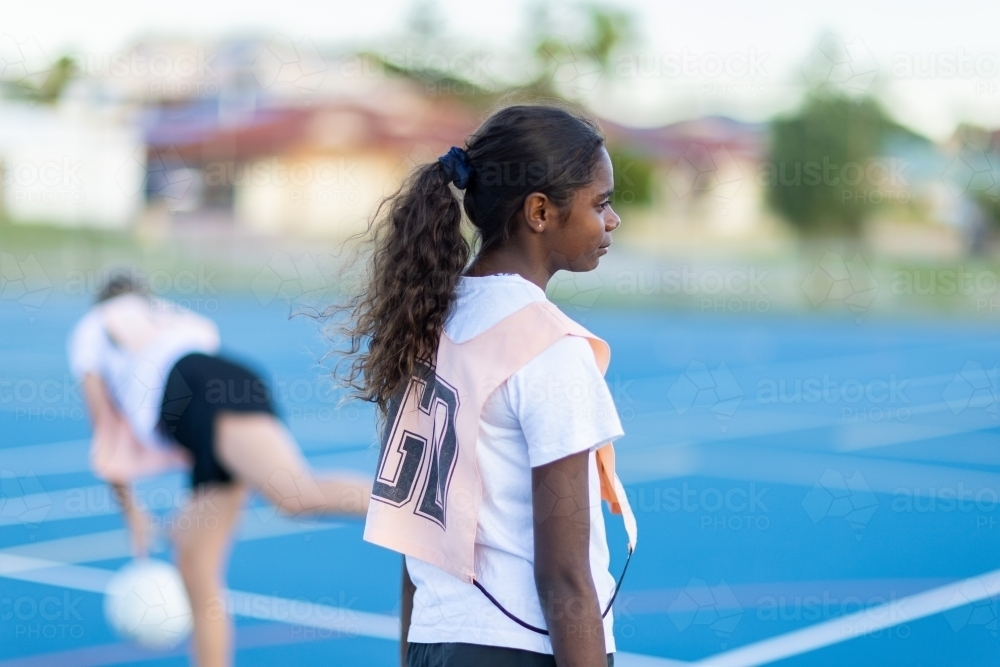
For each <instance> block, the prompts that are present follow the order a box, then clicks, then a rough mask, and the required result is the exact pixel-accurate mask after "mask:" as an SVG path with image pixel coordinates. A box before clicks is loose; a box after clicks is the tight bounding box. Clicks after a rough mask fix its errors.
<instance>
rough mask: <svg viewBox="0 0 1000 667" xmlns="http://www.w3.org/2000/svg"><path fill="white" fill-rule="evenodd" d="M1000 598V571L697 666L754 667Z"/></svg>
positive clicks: (900, 600)
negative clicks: (975, 603)
mask: <svg viewBox="0 0 1000 667" xmlns="http://www.w3.org/2000/svg"><path fill="white" fill-rule="evenodd" d="M998 594H1000V570H993V571H992V572H987V573H986V574H981V575H979V576H977V577H970V578H968V579H963V580H961V581H956V582H954V583H951V584H947V585H945V586H940V587H938V588H932V589H931V590H929V591H924V592H923V593H917V594H915V595H910V596H907V597H905V598H900V599H898V600H893V601H892V602H888V603H886V604H883V605H879V606H877V607H870V608H868V609H864V610H862V611H858V612H855V613H853V614H847V615H846V616H841V617H839V618H835V619H831V620H829V621H824V622H822V623H817V624H816V625H811V626H809V627H807V628H802V629H801V630H794V631H792V632H789V633H786V634H783V635H779V636H777V637H772V638H771V639H765V640H763V641H759V642H754V643H753V644H748V645H747V646H741V647H740V648H736V649H732V650H730V651H725V652H724V653H719V654H716V655H713V656H711V657H710V658H705V659H703V660H699V661H697V662H695V663H694V665H697V667H752V666H753V665H766V664H768V663H771V662H776V661H778V660H784V659H785V658H790V657H792V656H795V655H801V654H803V653H809V652H810V651H815V650H816V649H820V648H823V647H826V646H831V645H833V644H839V643H840V642H844V641H847V640H849V639H855V638H857V637H862V636H864V635H867V634H870V633H874V632H878V631H879V630H884V629H886V628H891V627H894V626H896V625H901V624H903V623H909V622H910V621H915V620H917V619H921V618H924V617H926V616H933V615H934V614H940V613H941V612H944V611H948V610H949V609H954V608H955V607H962V606H964V605H967V604H972V603H974V602H979V601H980V600H985V599H987V598H992V597H995V596H996V595H998Z"/></svg>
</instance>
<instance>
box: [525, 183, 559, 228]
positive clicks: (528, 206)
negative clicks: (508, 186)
mask: <svg viewBox="0 0 1000 667" xmlns="http://www.w3.org/2000/svg"><path fill="white" fill-rule="evenodd" d="M523 213H524V220H525V222H527V223H528V227H530V228H531V230H532V231H534V232H544V231H545V230H546V228H547V227H549V226H551V225H552V224H553V222H555V220H554V216H555V207H554V206H553V205H552V201H551V200H550V199H549V198H548V196H547V195H544V194H542V193H541V192H532V193H531V194H530V195H528V197H527V198H526V199H525V200H524V208H523Z"/></svg>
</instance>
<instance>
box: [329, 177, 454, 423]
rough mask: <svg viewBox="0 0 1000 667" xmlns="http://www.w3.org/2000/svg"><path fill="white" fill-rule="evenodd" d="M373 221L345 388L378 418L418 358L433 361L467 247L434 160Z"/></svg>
mask: <svg viewBox="0 0 1000 667" xmlns="http://www.w3.org/2000/svg"><path fill="white" fill-rule="evenodd" d="M383 211H384V215H382V213H383ZM375 221H376V224H374V225H373V226H372V228H373V235H372V238H371V241H372V243H373V246H374V249H373V251H372V253H371V256H370V257H369V259H368V276H367V283H366V286H365V291H364V292H363V293H362V294H360V295H359V296H358V297H356V299H355V301H354V302H353V303H352V304H351V306H350V311H351V313H350V314H351V322H350V323H349V324H348V326H347V327H346V329H347V332H348V337H349V339H350V351H349V354H350V355H353V356H354V360H353V363H352V365H351V367H350V370H349V372H348V375H347V378H346V379H345V380H344V384H347V385H348V386H349V387H351V388H353V389H355V390H356V391H357V396H358V397H359V398H361V399H363V400H367V401H371V402H374V403H376V404H377V405H378V407H379V410H380V412H381V413H382V414H384V413H385V411H386V409H387V407H388V403H389V399H390V398H391V397H392V396H393V395H394V394H395V393H396V391H397V389H398V388H399V386H400V385H401V384H402V383H403V381H404V380H406V379H407V378H409V377H410V375H412V374H413V372H414V370H415V368H416V365H417V361H418V360H424V361H432V360H433V358H434V354H435V353H436V352H437V345H438V341H439V339H440V336H441V331H442V330H443V329H444V322H445V318H446V317H447V314H448V310H449V307H450V306H451V302H452V300H453V298H454V294H455V286H456V285H457V283H458V278H459V276H460V275H461V274H462V271H463V270H464V269H465V266H466V265H467V264H468V261H469V257H470V254H471V248H470V247H469V243H468V241H467V240H466V239H465V237H464V236H463V235H462V231H461V223H462V209H461V206H460V205H459V202H458V199H457V198H456V197H455V195H454V193H453V192H452V191H451V187H450V180H449V178H448V176H447V174H446V169H445V167H444V165H442V163H441V162H433V163H430V164H425V165H423V166H421V167H420V168H418V169H417V170H416V171H415V172H414V173H413V174H411V175H410V177H409V178H408V179H407V180H406V182H404V184H403V186H402V187H401V188H400V189H399V191H397V192H396V193H395V194H394V195H392V196H390V197H389V198H388V199H386V200H385V201H383V202H382V204H381V206H379V210H378V211H377V212H376V215H375ZM365 341H367V343H368V349H367V350H365V351H361V348H362V344H363V343H364V342H365ZM362 380H363V381H362Z"/></svg>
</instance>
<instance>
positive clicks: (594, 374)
mask: <svg viewBox="0 0 1000 667" xmlns="http://www.w3.org/2000/svg"><path fill="white" fill-rule="evenodd" d="M545 298H546V297H545V292H543V291H542V290H541V289H540V288H539V287H538V286H537V285H535V284H533V283H530V282H528V281H527V280H525V279H524V278H521V277H520V276H514V275H499V276H484V277H476V278H472V277H467V276H463V277H462V278H460V280H459V285H458V294H457V300H456V302H455V304H454V306H453V310H452V313H451V314H450V316H449V318H448V320H447V322H446V323H445V332H446V333H447V334H448V336H449V337H450V338H451V339H452V340H454V341H455V342H457V343H461V342H464V341H466V340H469V339H470V338H472V337H473V336H475V335H477V334H479V333H481V332H483V331H485V330H486V329H488V328H490V327H491V326H493V325H494V324H496V323H497V322H499V321H500V320H502V319H503V318H505V317H507V316H508V315H511V314H513V313H515V312H516V311H518V310H520V309H521V308H523V307H524V306H526V305H528V304H530V303H533V302H535V301H542V300H544V299H545ZM622 435H624V434H623V432H622V427H621V423H620V422H619V420H618V413H617V411H616V410H615V405H614V401H613V400H612V398H611V393H610V391H608V386H607V383H606V382H605V381H604V378H603V376H602V375H601V371H600V369H599V368H598V367H597V361H596V360H595V359H594V353H593V350H592V348H591V347H590V343H588V342H587V340H586V339H584V338H581V337H579V336H566V337H564V338H562V339H560V340H559V341H558V342H556V343H554V344H553V345H552V346H551V347H549V348H548V349H547V350H545V351H544V352H542V353H541V354H539V355H538V356H536V357H535V358H534V359H532V360H531V361H530V362H528V363H527V364H526V365H524V366H523V367H521V369H520V370H518V371H517V372H516V373H515V374H514V375H512V376H511V377H510V378H509V379H508V380H507V382H505V383H504V384H503V385H501V386H500V387H499V388H498V389H497V390H496V391H494V392H493V393H492V394H490V396H489V398H488V399H487V400H486V403H485V404H484V405H483V411H482V414H481V415H480V420H479V437H478V440H477V442H476V462H477V464H478V466H479V474H480V477H481V478H482V483H483V502H482V505H481V506H480V509H479V525H478V529H477V532H476V547H475V569H476V580H477V581H479V582H480V583H481V584H482V585H483V586H484V587H485V588H486V590H488V591H489V592H490V593H491V594H492V595H493V596H494V597H495V598H496V599H497V600H498V601H499V602H500V604H502V605H503V606H504V607H505V608H506V609H508V610H509V611H510V612H511V613H513V614H514V615H515V616H517V617H518V618H520V619H521V620H523V621H525V622H526V623H530V624H531V625H534V626H535V627H539V628H544V627H546V623H545V618H544V617H543V616H542V609H541V606H540V604H539V600H538V592H537V589H536V588H535V575H534V564H533V563H534V555H533V554H534V539H533V536H534V529H533V522H532V505H531V468H533V467H537V466H540V465H544V464H546V463H551V462H552V461H556V460H558V459H561V458H565V457H566V456H569V455H571V454H576V453H578V452H582V451H587V450H591V455H590V472H589V478H590V507H591V511H590V566H591V570H592V571H593V576H594V584H595V587H596V589H597V597H598V600H599V601H600V604H601V611H602V612H603V611H604V608H605V606H607V604H608V601H609V600H610V599H611V595H612V593H613V591H614V586H615V579H614V577H612V575H611V573H610V572H609V571H608V565H609V560H610V559H609V555H608V544H607V538H606V536H605V532H604V515H603V513H602V509H601V492H600V480H599V478H598V473H597V461H596V456H595V454H594V453H593V452H594V451H595V450H596V448H597V447H598V446H600V445H603V444H604V443H606V442H608V441H609V440H614V439H615V438H619V437H621V436H622ZM406 567H407V570H408V571H409V574H410V578H411V580H412V581H413V583H414V584H415V585H416V587H417V591H416V593H415V594H414V597H413V615H412V618H411V621H410V631H409V635H408V640H409V641H411V642H418V643H437V642H465V643H474V644H485V645H489V646H506V647H511V648H519V649H524V650H528V651H534V652H536V653H549V654H551V653H552V643H551V642H550V641H549V638H548V637H547V636H545V635H540V634H538V633H536V632H532V631H530V630H527V629H525V628H522V627H521V626H520V625H518V624H516V623H515V622H514V621H512V620H510V619H509V618H507V617H506V616H504V615H503V613H502V612H501V611H500V610H499V609H497V608H496V607H495V606H494V605H493V603H492V602H490V601H489V600H488V599H486V596H485V595H483V593H482V592H481V591H480V590H479V589H477V588H476V587H475V586H473V585H472V584H468V583H465V582H464V581H462V580H460V579H458V578H456V577H453V576H452V575H450V574H448V573H446V572H444V571H443V570H441V569H439V568H437V567H434V566H433V565H429V564H428V563H425V562H424V561H421V560H419V559H417V558H413V557H411V556H407V557H406ZM612 616H613V613H611V612H608V615H607V617H605V620H604V635H605V638H606V643H607V652H608V653H612V652H614V650H615V641H614V635H613V633H612V626H613V620H612Z"/></svg>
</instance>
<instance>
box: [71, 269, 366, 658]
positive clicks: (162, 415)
mask: <svg viewBox="0 0 1000 667" xmlns="http://www.w3.org/2000/svg"><path fill="white" fill-rule="evenodd" d="M218 351H219V332H218V329H217V328H216V326H215V324H214V323H213V322H212V321H211V320H209V319H207V318H205V317H202V316H201V315H197V314H195V313H193V312H191V311H189V310H186V309H184V308H181V307H179V306H177V305H176V304H172V303H170V302H168V301H164V300H161V299H157V298H153V297H151V296H148V295H146V294H145V291H144V289H143V288H142V287H141V285H140V284H139V283H138V281H136V280H133V279H132V278H131V277H130V276H128V275H116V276H114V277H112V279H111V280H109V281H108V284H107V285H106V286H105V287H104V288H103V290H102V291H101V293H100V295H99V296H98V299H97V303H96V304H95V305H94V306H93V308H91V309H90V311H88V312H87V314H86V315H85V316H84V317H83V318H82V319H81V320H80V322H79V323H78V324H77V325H76V328H75V329H74V330H73V332H72V334H71V336H70V341H69V358H70V367H71V369H72V371H73V374H74V375H75V376H76V377H77V378H78V379H79V380H80V382H81V384H82V386H83V393H84V398H85V400H86V403H87V407H88V408H89V412H90V417H91V422H92V424H93V441H92V446H91V465H92V467H93V470H94V473H95V474H96V475H97V476H98V477H101V478H102V479H104V480H106V481H108V482H109V483H110V484H111V485H112V486H113V487H114V490H115V494H116V496H117V498H118V500H119V502H120V503H121V506H122V510H123V511H124V513H125V518H126V523H127V524H128V527H129V529H130V532H131V536H132V546H133V551H134V552H135V554H136V555H137V556H144V555H145V554H146V551H147V542H148V540H149V537H150V531H151V529H152V523H151V520H150V518H149V517H148V516H147V515H146V514H145V513H144V512H143V511H142V510H140V509H139V508H138V507H137V506H136V503H135V502H133V494H132V490H131V482H132V481H133V480H135V479H137V478H139V477H142V476H145V475H153V474H158V473H160V472H164V471H166V470H169V469H171V468H174V467H179V466H180V467H187V468H188V469H190V471H191V487H192V490H193V493H192V495H191V499H190V501H189V503H188V505H187V507H186V508H185V509H184V510H183V513H184V515H183V516H182V518H181V519H180V520H178V521H176V524H175V525H176V526H177V528H175V529H174V531H173V534H172V536H171V537H172V538H173V541H174V546H175V547H176V556H177V566H178V568H179V570H180V572H181V576H182V577H183V579H184V585H185V587H186V588H187V593H188V598H189V599H190V601H191V610H192V614H193V617H194V652H195V657H196V663H197V664H198V665H199V667H223V666H225V665H229V664H231V663H232V639H231V635H232V630H231V627H230V622H229V619H228V618H227V616H226V612H225V610H226V606H227V605H226V604H224V600H223V598H222V595H223V594H224V590H225V586H224V571H225V563H226V557H227V554H228V550H229V545H230V542H231V541H232V536H233V531H234V530H235V528H236V524H237V519H238V515H239V511H240V509H241V507H242V506H243V502H244V499H245V494H246V490H247V488H248V487H249V488H251V489H254V490H258V491H260V492H261V493H263V495H264V496H265V497H267V498H268V499H269V500H271V502H273V503H274V504H275V505H276V506H278V508H279V509H281V510H282V511H283V512H286V513H288V514H293V515H297V514H301V513H323V514H342V515H357V516H360V515H363V514H364V513H365V510H366V508H367V506H368V496H369V494H370V491H371V482H370V481H368V480H365V479H363V478H361V477H359V476H351V475H339V476H336V477H320V476H316V475H314V474H313V473H312V472H311V471H310V470H309V468H308V465H307V463H306V461H305V460H304V459H303V457H302V454H301V452H300V451H299V448H298V447H297V445H296V443H295V441H294V440H293V438H292V436H291V434H290V433H289V432H288V430H287V429H286V428H285V426H284V425H283V424H282V423H281V421H279V419H278V418H277V417H276V416H275V410H274V406H273V405H272V403H271V399H270V392H269V391H268V388H267V385H266V384H265V383H264V381H263V380H262V379H261V378H260V377H259V376H257V375H256V374H255V373H254V372H253V371H251V370H249V369H247V368H245V367H244V366H242V365H240V364H237V363H234V362H232V361H230V360H228V359H226V358H224V357H220V356H218ZM220 603H221V604H220Z"/></svg>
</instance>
